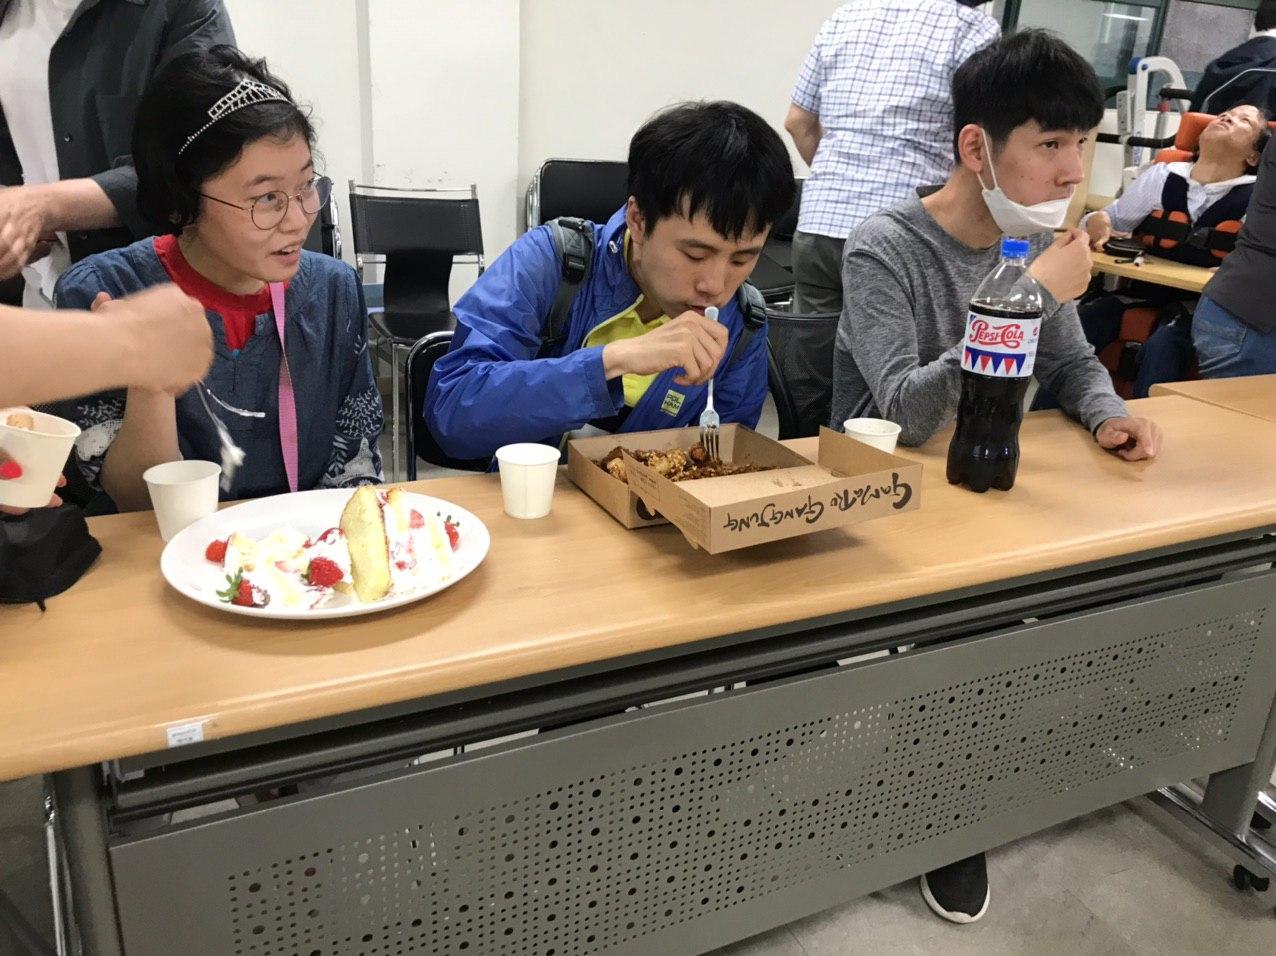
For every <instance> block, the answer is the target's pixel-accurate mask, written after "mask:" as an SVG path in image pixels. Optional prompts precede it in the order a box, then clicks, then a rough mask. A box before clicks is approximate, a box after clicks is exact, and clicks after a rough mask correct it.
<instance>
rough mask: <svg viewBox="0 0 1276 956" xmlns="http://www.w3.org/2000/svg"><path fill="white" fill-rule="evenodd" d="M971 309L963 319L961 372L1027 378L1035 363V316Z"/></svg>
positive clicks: (1037, 318)
mask: <svg viewBox="0 0 1276 956" xmlns="http://www.w3.org/2000/svg"><path fill="white" fill-rule="evenodd" d="M991 313H992V310H989V311H988V312H981V311H976V310H974V309H972V310H970V312H968V313H967V315H966V339H965V341H964V342H963V343H962V351H961V367H962V370H963V371H966V372H974V373H975V374H976V375H986V376H988V377H989V378H1027V377H1029V376H1030V375H1032V369H1033V366H1034V365H1035V364H1036V360H1037V340H1038V338H1039V337H1040V336H1041V317H1040V316H1039V315H1036V316H1031V315H1010V316H1007V315H994V314H991Z"/></svg>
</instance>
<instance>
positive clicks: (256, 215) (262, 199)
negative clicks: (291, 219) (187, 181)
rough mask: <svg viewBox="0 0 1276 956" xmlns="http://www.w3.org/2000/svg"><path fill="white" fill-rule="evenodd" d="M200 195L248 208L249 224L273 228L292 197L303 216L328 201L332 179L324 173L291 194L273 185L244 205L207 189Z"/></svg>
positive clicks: (281, 218)
mask: <svg viewBox="0 0 1276 956" xmlns="http://www.w3.org/2000/svg"><path fill="white" fill-rule="evenodd" d="M200 195H201V196H203V197H204V198H205V199H211V200H212V201H213V202H219V203H221V204H222V205H223V206H232V207H234V208H235V209H246V210H248V215H249V217H250V218H251V219H252V221H253V225H254V226H256V227H257V228H258V229H262V230H266V229H274V228H275V227H276V226H278V225H279V224H280V223H281V222H283V221H284V216H286V215H288V206H289V204H290V203H291V202H292V201H293V200H294V199H295V200H296V201H297V203H298V205H300V206H301V211H302V212H304V213H305V214H306V215H307V216H313V215H315V214H316V213H317V212H319V210H320V209H322V208H323V207H324V206H326V205H327V204H328V200H329V199H330V198H331V197H332V180H331V179H329V178H328V177H327V176H316V177H314V178H313V179H312V180H310V182H308V183H306V184H305V185H304V186H302V187H301V188H300V189H298V190H297V191H296V192H295V193H293V194H292V195H289V194H288V193H286V192H284V191H283V190H282V189H276V190H272V191H271V192H268V193H262V194H261V195H260V196H257V197H255V198H254V199H253V200H252V201H251V202H250V203H249V204H248V205H246V206H245V205H243V204H241V203H237V202H228V201H227V200H225V199H218V198H217V197H216V196H210V195H208V193H200Z"/></svg>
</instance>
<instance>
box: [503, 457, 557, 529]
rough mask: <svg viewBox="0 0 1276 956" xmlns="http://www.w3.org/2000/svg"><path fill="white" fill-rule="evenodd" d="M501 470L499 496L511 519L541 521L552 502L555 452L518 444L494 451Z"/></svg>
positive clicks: (555, 466)
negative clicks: (535, 519) (503, 501)
mask: <svg viewBox="0 0 1276 956" xmlns="http://www.w3.org/2000/svg"><path fill="white" fill-rule="evenodd" d="M496 463H497V466H498V467H499V468H500V471H501V496H502V497H503V498H504V499H505V513H506V514H507V515H509V516H510V517H511V518H543V517H545V516H546V515H547V514H549V507H550V504H551V503H552V502H553V500H554V479H555V478H557V477H558V449H557V448H554V447H552V446H550V445H536V444H533V443H530V442H521V443H519V444H517V445H503V446H502V447H500V448H498V449H496Z"/></svg>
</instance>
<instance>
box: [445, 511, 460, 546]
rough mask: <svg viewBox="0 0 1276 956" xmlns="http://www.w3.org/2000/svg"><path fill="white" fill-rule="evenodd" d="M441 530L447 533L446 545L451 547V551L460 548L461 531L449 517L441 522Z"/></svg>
mask: <svg viewBox="0 0 1276 956" xmlns="http://www.w3.org/2000/svg"><path fill="white" fill-rule="evenodd" d="M443 530H444V531H446V532H447V540H448V544H450V545H452V550H453V551H455V550H456V549H457V548H459V547H460V546H461V530H460V529H459V528H458V527H457V526H456V524H455V523H454V522H453V521H452V519H451V518H450V517H448V518H445V519H444V520H443Z"/></svg>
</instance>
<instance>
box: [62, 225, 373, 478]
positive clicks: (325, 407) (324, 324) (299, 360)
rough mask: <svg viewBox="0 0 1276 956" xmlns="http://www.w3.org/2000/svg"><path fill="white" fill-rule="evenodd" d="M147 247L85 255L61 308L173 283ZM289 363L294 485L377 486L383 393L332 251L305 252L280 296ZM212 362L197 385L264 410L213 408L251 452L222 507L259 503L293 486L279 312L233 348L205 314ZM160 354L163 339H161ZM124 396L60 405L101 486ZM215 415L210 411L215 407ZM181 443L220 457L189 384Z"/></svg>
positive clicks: (187, 450) (357, 296) (354, 291)
mask: <svg viewBox="0 0 1276 956" xmlns="http://www.w3.org/2000/svg"><path fill="white" fill-rule="evenodd" d="M168 281H169V279H168V273H166V272H165V271H164V266H163V265H162V263H161V262H160V259H159V256H158V255H157V254H156V252H155V246H154V240H153V239H143V240H142V241H140V242H135V243H133V244H132V245H131V246H126V247H125V248H123V249H113V250H111V251H109V252H103V253H99V254H98V255H95V256H90V257H89V258H88V259H85V260H83V261H82V262H79V263H77V264H76V265H74V266H72V267H71V268H70V269H69V270H68V271H67V272H66V273H65V274H64V275H63V276H62V278H61V279H60V280H59V281H58V286H57V292H56V299H57V304H58V306H59V307H60V308H69V309H87V308H88V307H89V305H90V304H91V303H92V301H93V298H94V296H96V295H97V293H99V292H103V291H105V292H107V293H109V294H110V295H111V297H112V298H119V297H121V296H125V295H128V294H129V293H132V292H139V291H141V290H142V289H147V288H150V287H151V286H155V285H160V284H162V283H165V282H168ZM285 308H286V311H287V318H288V324H287V329H286V339H287V343H288V368H289V370H290V371H291V372H292V378H293V387H294V391H295V394H296V400H297V445H298V485H299V488H300V490H303V491H304V490H307V489H311V488H344V487H353V486H355V485H360V484H373V483H378V482H380V481H381V480H382V473H381V456H380V454H379V452H378V451H377V437H378V436H379V435H380V434H381V426H382V421H383V417H382V410H381V396H380V394H379V393H378V392H377V389H376V385H375V382H374V380H373V377H372V362H371V356H370V355H369V354H368V350H367V339H368V334H367V325H368V313H367V309H366V307H365V306H364V300H363V288H362V286H360V284H359V281H358V278H357V277H356V275H355V272H354V270H353V269H351V268H350V266H348V265H346V264H345V263H343V262H340V261H339V260H337V259H333V258H332V257H330V256H324V255H319V254H317V253H313V252H307V251H303V252H302V254H301V264H300V266H299V267H298V270H297V274H296V275H295V276H293V278H292V281H291V282H290V283H289V284H288V291H287V294H286V297H285ZM207 314H208V324H209V325H210V326H211V328H212V332H213V350H214V353H215V354H214V357H213V366H212V368H211V369H210V370H209V372H208V375H207V376H206V377H205V379H204V381H205V383H206V384H207V386H208V388H209V390H210V391H211V392H212V393H213V395H214V396H215V397H216V399H218V400H219V401H220V402H221V403H224V405H229V406H233V407H235V408H238V409H241V410H244V411H250V412H263V413H264V416H263V417H260V418H258V417H246V416H243V415H238V414H233V413H231V412H229V411H226V409H225V408H222V409H220V413H221V414H220V417H221V419H222V421H224V422H225V423H226V427H227V428H228V429H229V430H230V432H231V434H232V435H233V436H234V438H235V441H236V443H237V444H238V445H239V446H240V447H241V448H243V449H244V451H245V453H246V455H245V459H244V463H243V465H242V466H241V467H240V468H239V469H238V470H237V472H236V473H235V478H234V482H233V483H232V485H231V487H230V489H229V490H226V491H223V492H222V499H223V500H232V499H237V498H258V497H262V496H265V495H274V494H283V493H285V492H287V491H288V479H287V475H286V474H285V472H284V462H283V453H282V451H281V450H280V445H279V407H278V406H279V403H278V388H279V336H278V334H277V332H276V330H275V320H274V316H273V315H271V314H270V313H266V314H264V315H259V316H258V317H257V326H256V329H255V330H254V333H253V335H252V337H251V338H250V339H249V340H248V342H247V343H245V345H244V347H243V348H242V349H240V350H239V351H238V352H232V351H231V350H230V349H229V348H228V347H227V345H226V337H225V334H224V332H223V329H222V321H221V318H220V316H218V315H217V314H216V313H215V312H211V311H210V312H208V313H207ZM155 347H156V348H161V349H162V348H163V347H164V344H163V342H156V343H155ZM124 407H125V393H124V392H122V391H119V392H109V393H101V394H98V395H92V396H88V397H85V398H81V399H76V400H74V401H71V402H67V403H64V404H62V405H60V406H59V413H60V414H62V415H63V416H64V417H67V418H69V419H71V420H72V421H74V422H75V423H76V424H77V425H79V426H80V428H81V429H83V434H81V435H80V437H79V438H78V439H77V440H76V455H77V458H78V459H79V462H80V465H81V468H82V470H83V471H84V473H85V475H86V477H88V478H89V480H90V481H92V482H96V480H97V476H98V473H99V472H100V471H101V468H102V461H103V459H104V458H105V456H106V451H107V449H108V448H109V447H110V444H111V442H112V441H113V440H114V438H115V435H116V433H117V432H118V431H119V429H120V425H121V424H122V422H123V419H124ZM213 407H214V408H217V407H218V406H217V404H215V403H214V405H213ZM177 437H178V445H179V447H180V449H181V452H182V456H183V457H184V458H188V459H201V460H205V461H220V460H221V454H220V447H221V446H220V444H219V443H218V440H217V433H216V431H215V429H214V427H213V423H212V421H211V420H210V419H209V417H208V413H207V412H206V411H205V410H204V406H203V403H202V402H201V401H200V399H199V396H198V395H197V394H196V393H195V391H194V390H193V389H192V390H191V391H189V392H187V393H186V394H185V395H182V396H180V397H179V398H178V399H177Z"/></svg>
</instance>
